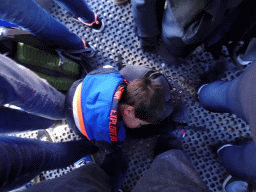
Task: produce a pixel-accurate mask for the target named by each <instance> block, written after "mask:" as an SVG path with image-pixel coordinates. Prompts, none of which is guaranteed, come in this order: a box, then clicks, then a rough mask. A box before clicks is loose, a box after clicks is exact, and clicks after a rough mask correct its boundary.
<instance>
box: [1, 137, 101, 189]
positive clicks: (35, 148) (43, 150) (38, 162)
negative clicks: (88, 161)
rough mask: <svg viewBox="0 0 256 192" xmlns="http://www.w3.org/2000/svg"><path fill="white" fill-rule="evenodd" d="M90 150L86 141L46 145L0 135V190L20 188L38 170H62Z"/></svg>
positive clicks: (92, 146) (93, 148) (91, 147)
mask: <svg viewBox="0 0 256 192" xmlns="http://www.w3.org/2000/svg"><path fill="white" fill-rule="evenodd" d="M96 149H97V148H96ZM94 150H95V146H94V145H93V144H91V142H90V141H88V140H87V139H83V140H78V141H70V142H61V143H49V142H45V141H40V140H36V139H24V138H18V137H10V136H3V135H1V136H0V151H1V153H0V165H1V166H0V172H1V175H0V187H1V191H5V190H10V189H13V188H16V187H19V186H21V185H24V184H26V183H27V182H29V181H30V180H31V179H33V177H35V176H36V175H38V174H40V173H41V172H42V171H46V170H52V169H59V168H65V167H67V166H69V165H71V164H72V163H74V162H76V161H78V160H79V159H81V158H82V157H85V156H87V155H88V154H90V153H91V152H94Z"/></svg>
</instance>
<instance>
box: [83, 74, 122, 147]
mask: <svg viewBox="0 0 256 192" xmlns="http://www.w3.org/2000/svg"><path fill="white" fill-rule="evenodd" d="M123 80H124V78H123V76H122V75H121V74H120V73H118V72H116V73H108V74H97V75H87V76H86V77H85V79H84V80H83V84H82V92H81V103H82V113H83V119H84V124H85V127H86V132H87V134H88V137H89V138H90V139H91V140H92V139H95V140H96V141H107V142H109V143H111V141H110V134H109V121H110V120H109V117H110V111H111V108H112V101H113V97H114V94H115V92H116V90H117V88H118V85H119V83H120V82H122V81H123ZM123 133H124V132H123V131H121V132H120V134H123ZM121 138H124V136H122V137H121Z"/></svg>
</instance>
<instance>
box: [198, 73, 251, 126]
mask: <svg viewBox="0 0 256 192" xmlns="http://www.w3.org/2000/svg"><path fill="white" fill-rule="evenodd" d="M240 79H241V76H240V77H238V78H236V79H234V80H233V81H229V82H224V81H216V82H214V83H210V84H207V85H205V86H202V87H201V90H200V91H199V95H198V97H199V103H200V104H201V105H202V106H203V107H204V108H205V109H207V110H209V111H213V112H221V113H234V114H235V115H237V116H239V117H240V118H242V119H243V120H245V121H247V120H246V117H245V114H244V111H243V110H242V105H241V102H240V100H239V97H238V96H237V95H238V92H239V87H238V86H239V83H240Z"/></svg>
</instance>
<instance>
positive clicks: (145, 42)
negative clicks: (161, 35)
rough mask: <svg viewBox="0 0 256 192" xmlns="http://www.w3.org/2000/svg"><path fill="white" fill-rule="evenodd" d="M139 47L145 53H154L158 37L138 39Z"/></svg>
mask: <svg viewBox="0 0 256 192" xmlns="http://www.w3.org/2000/svg"><path fill="white" fill-rule="evenodd" d="M139 39H140V46H141V48H142V50H143V51H145V52H155V51H156V48H157V43H158V36H153V37H139Z"/></svg>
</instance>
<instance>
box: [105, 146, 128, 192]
mask: <svg viewBox="0 0 256 192" xmlns="http://www.w3.org/2000/svg"><path fill="white" fill-rule="evenodd" d="M128 163H129V159H128V157H127V156H126V155H125V154H123V152H122V150H121V148H119V147H117V148H116V149H115V151H114V152H112V153H109V154H107V155H106V157H105V159H104V161H103V163H102V164H101V165H100V168H101V169H103V170H104V171H105V173H106V174H107V175H108V176H109V177H110V178H111V180H112V190H111V191H112V192H117V191H118V190H119V189H120V188H121V186H122V184H123V182H124V179H125V176H126V173H127V169H128V167H129V166H128Z"/></svg>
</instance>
